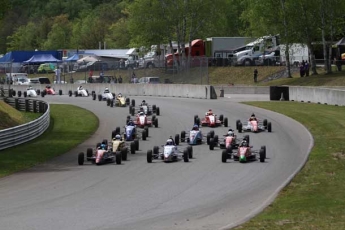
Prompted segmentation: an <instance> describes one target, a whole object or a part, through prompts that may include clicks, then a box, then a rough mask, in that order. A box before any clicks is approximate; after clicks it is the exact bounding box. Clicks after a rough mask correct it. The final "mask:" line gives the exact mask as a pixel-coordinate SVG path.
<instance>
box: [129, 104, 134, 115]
mask: <svg viewBox="0 0 345 230" xmlns="http://www.w3.org/2000/svg"><path fill="white" fill-rule="evenodd" d="M132 108H133V107H132V106H131V105H130V106H129V114H132Z"/></svg>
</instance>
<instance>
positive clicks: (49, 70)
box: [37, 63, 55, 73]
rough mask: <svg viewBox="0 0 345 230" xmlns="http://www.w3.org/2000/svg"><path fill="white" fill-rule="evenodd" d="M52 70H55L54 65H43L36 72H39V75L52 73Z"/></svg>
mask: <svg viewBox="0 0 345 230" xmlns="http://www.w3.org/2000/svg"><path fill="white" fill-rule="evenodd" d="M54 70H55V64H53V63H43V64H41V65H40V66H39V67H38V69H37V72H39V73H54Z"/></svg>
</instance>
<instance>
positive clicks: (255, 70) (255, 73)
mask: <svg viewBox="0 0 345 230" xmlns="http://www.w3.org/2000/svg"><path fill="white" fill-rule="evenodd" d="M257 82H258V70H257V69H254V83H257Z"/></svg>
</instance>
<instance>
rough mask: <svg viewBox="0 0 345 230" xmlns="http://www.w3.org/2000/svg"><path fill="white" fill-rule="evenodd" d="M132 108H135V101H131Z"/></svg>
mask: <svg viewBox="0 0 345 230" xmlns="http://www.w3.org/2000/svg"><path fill="white" fill-rule="evenodd" d="M132 106H133V107H134V106H135V100H134V99H132Z"/></svg>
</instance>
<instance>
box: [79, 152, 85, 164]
mask: <svg viewBox="0 0 345 230" xmlns="http://www.w3.org/2000/svg"><path fill="white" fill-rule="evenodd" d="M78 164H79V165H83V164H84V153H79V154H78Z"/></svg>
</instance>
